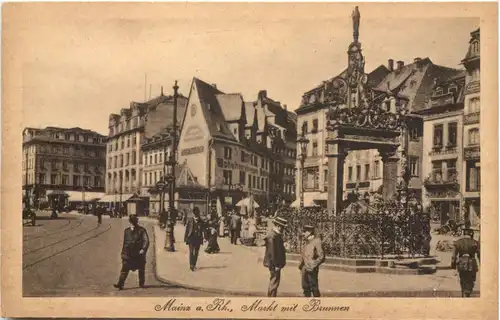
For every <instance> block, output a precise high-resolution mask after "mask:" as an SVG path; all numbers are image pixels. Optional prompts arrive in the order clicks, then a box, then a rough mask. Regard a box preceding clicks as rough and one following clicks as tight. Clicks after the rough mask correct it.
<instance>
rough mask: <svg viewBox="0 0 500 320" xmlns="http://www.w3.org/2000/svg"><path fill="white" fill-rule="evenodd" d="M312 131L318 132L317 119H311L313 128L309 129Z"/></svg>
mask: <svg viewBox="0 0 500 320" xmlns="http://www.w3.org/2000/svg"><path fill="white" fill-rule="evenodd" d="M311 132H312V133H316V132H318V119H313V128H312V130H311Z"/></svg>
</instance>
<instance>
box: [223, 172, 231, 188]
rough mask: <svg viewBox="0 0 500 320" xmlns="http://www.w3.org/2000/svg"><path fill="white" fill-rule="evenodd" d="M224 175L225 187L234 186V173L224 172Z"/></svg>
mask: <svg viewBox="0 0 500 320" xmlns="http://www.w3.org/2000/svg"><path fill="white" fill-rule="evenodd" d="M223 175H224V184H225V185H230V184H233V172H232V171H231V170H224V171H223Z"/></svg>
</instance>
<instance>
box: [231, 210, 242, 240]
mask: <svg viewBox="0 0 500 320" xmlns="http://www.w3.org/2000/svg"><path fill="white" fill-rule="evenodd" d="M241 224H242V223H241V217H240V215H239V214H238V213H236V211H235V212H233V214H232V216H231V222H230V224H229V231H230V232H231V243H232V244H236V241H237V240H238V238H239V237H240V232H241Z"/></svg>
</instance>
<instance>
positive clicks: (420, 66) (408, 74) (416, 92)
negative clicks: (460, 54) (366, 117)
mask: <svg viewBox="0 0 500 320" xmlns="http://www.w3.org/2000/svg"><path fill="white" fill-rule="evenodd" d="M461 72H462V70H459V69H452V68H448V67H444V66H440V65H436V64H433V63H432V61H431V60H430V59H429V58H425V59H420V58H415V61H414V62H413V63H411V64H408V65H404V64H403V63H402V62H401V61H398V66H397V68H396V69H394V70H393V71H392V72H390V73H388V74H387V76H385V77H384V78H383V79H382V80H381V81H380V83H379V84H378V86H376V87H375V88H373V90H374V91H375V92H379V93H386V94H391V95H396V96H398V97H400V98H405V99H408V101H409V104H408V106H409V108H410V111H412V112H416V111H419V110H421V109H424V108H425V107H426V100H427V98H428V97H429V95H430V94H431V92H432V89H433V87H434V84H435V83H436V82H441V81H443V80H445V79H448V78H450V77H454V76H457V75H459V74H460V73H461Z"/></svg>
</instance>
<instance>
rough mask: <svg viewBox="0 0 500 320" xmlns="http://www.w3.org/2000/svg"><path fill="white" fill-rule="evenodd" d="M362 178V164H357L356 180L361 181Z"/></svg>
mask: <svg viewBox="0 0 500 320" xmlns="http://www.w3.org/2000/svg"><path fill="white" fill-rule="evenodd" d="M360 180H361V166H360V165H357V166H356V181H360Z"/></svg>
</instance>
